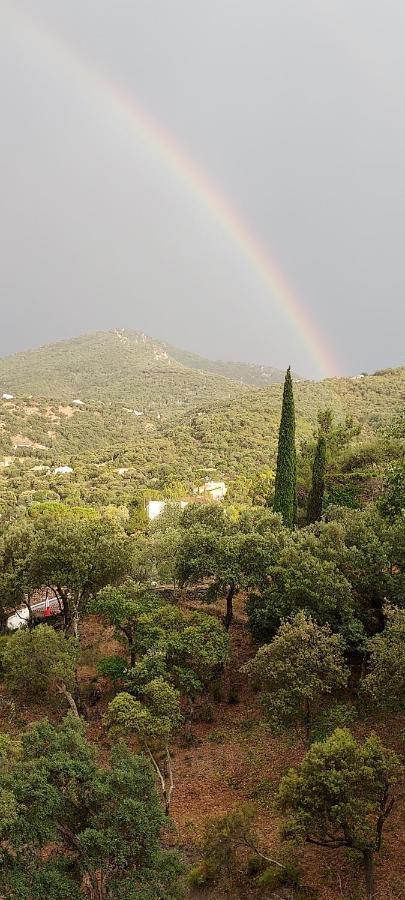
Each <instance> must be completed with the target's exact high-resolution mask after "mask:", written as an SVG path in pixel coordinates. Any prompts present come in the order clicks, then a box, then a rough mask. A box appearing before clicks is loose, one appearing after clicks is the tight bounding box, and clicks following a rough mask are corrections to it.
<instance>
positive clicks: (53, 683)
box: [2, 625, 78, 697]
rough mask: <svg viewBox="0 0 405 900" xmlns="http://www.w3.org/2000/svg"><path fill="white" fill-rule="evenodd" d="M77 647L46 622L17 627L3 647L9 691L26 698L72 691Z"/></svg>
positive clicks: (72, 640)
mask: <svg viewBox="0 0 405 900" xmlns="http://www.w3.org/2000/svg"><path fill="white" fill-rule="evenodd" d="M77 660H78V646H77V641H76V640H75V639H74V638H66V637H65V636H64V635H63V634H62V633H61V632H57V631H54V629H53V628H51V627H50V626H48V625H38V627H37V628H35V629H33V630H32V631H31V630H28V629H21V630H20V631H17V632H16V633H15V634H13V635H12V636H11V637H10V638H9V639H8V641H7V644H6V645H5V647H4V650H3V659H2V663H3V669H4V676H5V681H6V684H7V685H8V687H9V688H10V690H12V691H15V692H17V693H19V694H22V695H25V696H27V697H30V696H31V697H32V696H36V697H38V696H41V695H44V694H46V693H51V692H59V693H63V692H64V691H63V689H66V690H67V691H69V692H70V691H72V690H73V689H74V687H75V676H76V666H77Z"/></svg>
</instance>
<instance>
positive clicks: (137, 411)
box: [134, 409, 143, 416]
mask: <svg viewBox="0 0 405 900" xmlns="http://www.w3.org/2000/svg"><path fill="white" fill-rule="evenodd" d="M134 416H143V412H140V411H139V409H134Z"/></svg>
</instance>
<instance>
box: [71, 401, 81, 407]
mask: <svg viewBox="0 0 405 900" xmlns="http://www.w3.org/2000/svg"><path fill="white" fill-rule="evenodd" d="M72 404H73V405H74V406H84V403H83V400H72Z"/></svg>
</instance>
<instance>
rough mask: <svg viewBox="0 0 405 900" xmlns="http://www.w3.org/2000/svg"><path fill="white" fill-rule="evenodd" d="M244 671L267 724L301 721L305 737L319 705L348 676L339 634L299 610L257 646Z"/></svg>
mask: <svg viewBox="0 0 405 900" xmlns="http://www.w3.org/2000/svg"><path fill="white" fill-rule="evenodd" d="M244 671H246V672H247V673H248V675H249V676H250V677H251V678H252V679H253V680H254V682H255V683H256V684H257V685H258V686H259V687H260V688H261V691H262V696H261V701H262V706H263V709H264V712H265V714H266V716H267V718H269V720H270V721H271V722H272V724H273V726H275V727H276V728H277V727H285V726H288V725H291V724H292V723H297V722H298V723H302V724H303V725H304V726H305V729H306V733H307V737H309V734H310V732H311V728H312V723H313V717H314V714H315V713H316V711H317V710H318V709H319V707H320V706H321V704H322V701H324V700H325V698H326V697H329V696H331V695H333V693H334V692H336V691H337V690H338V689H339V688H343V687H345V686H346V684H347V680H348V675H349V670H348V669H347V667H346V666H345V662H344V656H343V645H342V640H341V638H340V636H339V635H336V634H332V632H331V629H330V627H329V625H323V626H321V625H317V624H316V623H315V622H313V621H312V619H311V618H310V617H307V616H306V615H305V613H304V612H302V611H301V612H299V613H297V614H296V615H295V616H294V617H293V618H292V619H290V620H287V621H284V622H283V623H282V624H281V626H280V628H279V629H278V631H277V633H276V635H275V637H274V638H273V640H272V642H271V644H266V645H264V646H263V647H261V648H260V650H258V652H257V654H256V656H255V657H254V659H252V660H251V661H250V662H249V663H247V664H246V666H245V667H244Z"/></svg>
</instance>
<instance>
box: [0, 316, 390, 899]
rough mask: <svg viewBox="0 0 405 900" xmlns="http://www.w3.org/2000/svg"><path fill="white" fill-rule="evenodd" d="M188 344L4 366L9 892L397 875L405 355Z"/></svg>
mask: <svg viewBox="0 0 405 900" xmlns="http://www.w3.org/2000/svg"><path fill="white" fill-rule="evenodd" d="M86 354H87V356H86ZM165 354H166V355H165ZM157 356H158V357H159V356H160V357H161V358H160V359H156V357H157ZM152 357H153V361H152ZM120 359H121V363H122V366H120ZM148 360H149V362H148ZM149 363H150V365H149ZM200 364H201V367H200ZM204 364H206V365H208V363H207V362H206V361H204V360H200V359H199V358H196V357H193V356H192V355H191V354H181V352H180V351H175V350H173V348H166V347H165V345H161V344H158V342H150V341H149V339H145V340H143V338H142V336H139V335H138V336H137V335H129V336H128V337H127V336H126V335H125V333H123V332H119V333H114V334H112V335H108V336H103V335H96V336H95V337H94V338H86V339H80V340H78V341H73V342H66V343H65V344H61V345H55V346H54V347H52V348H50V349H49V351H47V349H46V348H44V349H43V350H41V351H37V355H35V353H34V352H33V353H30V354H25V355H18V356H16V357H14V358H12V359H11V360H4V361H2V363H1V368H0V373H1V384H2V388H3V390H4V393H5V394H7V395H8V396H7V397H5V398H3V400H2V401H1V402H0V407H1V408H0V428H1V430H0V441H1V443H0V461H1V463H2V467H1V469H0V473H1V474H0V631H1V634H0V715H1V732H0V759H1V768H0V829H1V837H0V853H1V866H0V896H1V897H4V898H7V900H8V898H17V900H42V898H44V897H47V898H50V900H59V898H66V900H67V898H69V900H70V898H91V900H112V898H118V900H119V898H122V900H131V898H134V900H135V898H136V900H159V898H161V900H181V898H190V900H192V898H194V900H198V898H200V900H201V898H207V900H217V898H219V900H221V898H225V897H228V898H236V900H237V898H240V900H242V898H247V897H251V898H257V900H259V898H278V900H280V898H283V900H300V898H301V900H305V898H307V900H312V898H313V900H338V898H341V900H342V898H343V900H360V898H367V900H373V898H374V900H383V898H384V900H385V898H386V900H400V898H402V897H404V896H405V895H404V893H403V884H404V881H405V877H404V876H405V868H404V844H405V829H404V815H403V809H404V807H403V800H402V798H403V767H402V763H403V737H404V733H405V718H404V713H405V415H404V400H405V370H404V369H395V370H389V371H385V372H380V373H375V374H373V375H365V374H363V375H362V376H361V377H356V378H353V379H350V378H347V379H331V380H327V381H324V382H320V383H313V382H307V381H302V380H300V379H299V378H296V377H294V376H291V373H290V370H288V372H287V375H286V378H285V380H284V384H282V383H278V384H277V383H274V384H270V385H269V386H268V387H262V384H263V382H262V381H261V379H262V378H267V379H269V380H273V379H274V380H275V379H277V377H278V376H277V373H276V372H275V370H271V369H268V370H263V371H261V370H260V369H259V367H244V366H242V365H241V366H238V365H236V364H234V365H233V366H232V365H231V364H229V365H228V364H220V363H215V364H211V370H209V369H207V368H206V369H204ZM247 370H248V371H247ZM249 370H250V371H249ZM69 372H70V375H69V374H68V373H69ZM10 395H11V396H10ZM74 400H76V401H77V400H80V401H81V402H80V403H79V404H78V403H76V404H75V403H74ZM139 413H142V415H139ZM58 466H69V467H70V468H71V469H72V470H73V471H71V472H67V473H66V472H65V473H57V472H56V471H55V469H56V468H57V467H58ZM211 478H223V479H224V480H225V481H226V484H227V488H228V491H227V494H226V498H225V500H224V501H223V502H222V503H221V502H215V501H209V500H207V498H206V497H203V498H200V501H197V500H196V499H195V495H194V494H193V489H194V488H195V487H198V486H199V485H200V484H202V483H203V482H204V481H205V480H207V479H211ZM153 498H163V499H166V501H167V503H166V507H165V509H164V512H163V513H162V514H161V515H160V516H159V517H158V518H157V519H155V520H154V521H153V522H148V520H147V516H146V509H145V505H146V502H147V500H148V499H153ZM180 499H187V500H189V501H190V502H189V504H188V506H187V507H186V508H185V509H184V510H181V509H180V507H179V504H178V502H177V501H178V500H180ZM43 598H46V600H47V603H48V600H49V599H50V600H51V601H52V603H51V607H50V608H49V609H48V608H47V609H46V613H48V612H49V615H48V614H45V615H44V610H43V608H42V609H41V610H40V611H38V601H40V600H42V599H43ZM16 610H20V611H24V615H25V618H24V626H23V627H21V628H18V629H16V630H15V631H12V632H11V631H10V629H9V628H8V627H7V621H8V619H9V617H10V615H12V614H13V613H14V612H15V611H16Z"/></svg>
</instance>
